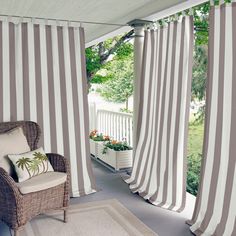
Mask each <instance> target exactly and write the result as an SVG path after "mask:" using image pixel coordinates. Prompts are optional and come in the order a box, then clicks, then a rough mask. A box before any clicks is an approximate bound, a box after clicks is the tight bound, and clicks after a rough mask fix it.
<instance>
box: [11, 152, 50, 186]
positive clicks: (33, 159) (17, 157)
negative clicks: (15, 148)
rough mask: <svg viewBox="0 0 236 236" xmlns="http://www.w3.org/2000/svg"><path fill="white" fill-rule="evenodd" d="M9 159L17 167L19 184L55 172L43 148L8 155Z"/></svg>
mask: <svg viewBox="0 0 236 236" xmlns="http://www.w3.org/2000/svg"><path fill="white" fill-rule="evenodd" d="M8 157H9V159H10V160H11V162H12V163H13V165H14V167H15V170H16V174H17V176H18V181H19V182H23V181H25V180H27V179H31V178H32V177H34V176H37V175H40V174H43V173H46V172H49V171H53V168H52V166H51V164H50V162H49V160H48V158H47V156H46V154H45V152H44V150H43V148H38V149H36V150H34V151H31V152H26V153H22V154H12V155H8Z"/></svg>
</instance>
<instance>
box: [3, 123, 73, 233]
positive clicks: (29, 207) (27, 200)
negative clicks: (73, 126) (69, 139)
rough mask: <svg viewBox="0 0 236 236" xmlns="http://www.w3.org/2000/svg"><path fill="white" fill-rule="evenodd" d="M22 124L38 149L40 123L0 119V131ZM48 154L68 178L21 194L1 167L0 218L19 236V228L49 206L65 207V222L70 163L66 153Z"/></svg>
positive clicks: (56, 169) (53, 163)
mask: <svg viewBox="0 0 236 236" xmlns="http://www.w3.org/2000/svg"><path fill="white" fill-rule="evenodd" d="M18 126H21V127H22V128H23V131H24V134H25V135H26V138H27V141H28V144H29V146H30V148H31V150H35V149H37V143H38V141H39V137H40V133H41V132H40V127H39V126H38V124H36V123H34V122H31V121H18V122H4V123H0V133H5V132H7V131H9V130H11V129H13V128H15V127H18ZM47 157H48V159H49V161H50V163H51V165H52V166H53V169H54V170H55V171H57V172H64V173H66V174H67V181H66V182H65V183H63V184H60V185H58V186H55V187H53V188H50V189H45V190H42V191H38V192H33V193H28V194H24V195H23V194H21V192H20V191H19V189H18V188H17V184H16V182H15V181H14V179H13V178H12V177H11V176H9V174H8V173H7V172H6V171H5V170H4V169H3V168H1V167H0V220H2V221H3V222H5V223H6V224H7V225H8V226H9V227H10V228H11V229H13V230H14V235H15V236H18V235H19V231H20V230H21V229H22V228H23V227H24V225H25V224H26V223H27V222H28V221H29V220H30V219H32V218H33V217H34V216H36V215H39V214H41V213H44V212H46V211H48V210H52V209H55V210H56V209H61V210H63V211H64V222H66V221H67V208H68V205H69V181H70V174H69V164H68V161H67V159H66V158H65V157H63V156H61V155H58V154H53V153H50V154H47Z"/></svg>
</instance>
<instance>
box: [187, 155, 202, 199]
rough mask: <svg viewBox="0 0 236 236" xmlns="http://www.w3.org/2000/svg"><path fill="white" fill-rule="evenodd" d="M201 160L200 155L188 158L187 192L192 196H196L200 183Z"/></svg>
mask: <svg viewBox="0 0 236 236" xmlns="http://www.w3.org/2000/svg"><path fill="white" fill-rule="evenodd" d="M201 160H202V155H201V154H199V153H198V154H192V155H190V156H188V173H187V191H188V192H189V193H191V194H193V195H194V196H196V195H197V192H198V187H199V183H200V172H201Z"/></svg>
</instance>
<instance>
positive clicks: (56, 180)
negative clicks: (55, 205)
mask: <svg viewBox="0 0 236 236" xmlns="http://www.w3.org/2000/svg"><path fill="white" fill-rule="evenodd" d="M66 177H67V174H66V173H61V172H47V173H44V174H41V175H37V176H35V177H33V178H31V179H29V180H26V181H24V182H21V183H17V187H18V188H19V190H20V192H21V193H22V194H27V193H33V192H38V191H41V190H45V189H49V188H53V187H55V186H57V185H60V184H63V183H65V182H66Z"/></svg>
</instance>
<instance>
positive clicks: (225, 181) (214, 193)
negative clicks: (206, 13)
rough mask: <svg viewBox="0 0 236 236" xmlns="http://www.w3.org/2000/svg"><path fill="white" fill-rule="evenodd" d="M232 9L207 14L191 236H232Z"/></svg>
mask: <svg viewBox="0 0 236 236" xmlns="http://www.w3.org/2000/svg"><path fill="white" fill-rule="evenodd" d="M235 23H236V3H228V4H223V5H221V6H212V7H211V10H210V36H209V68H208V82H207V101H206V102H207V103H206V121H205V135H204V147H203V162H202V170H201V184H200V188H199V193H198V196H197V202H196V206H195V211H194V214H193V218H192V220H191V221H190V222H188V223H189V224H191V225H192V226H191V227H190V229H191V231H192V232H194V233H195V234H196V235H215V236H223V235H224V236H231V235H232V236H234V235H236V168H235V167H236V166H235V165H236V44H235V42H236V24H235Z"/></svg>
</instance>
